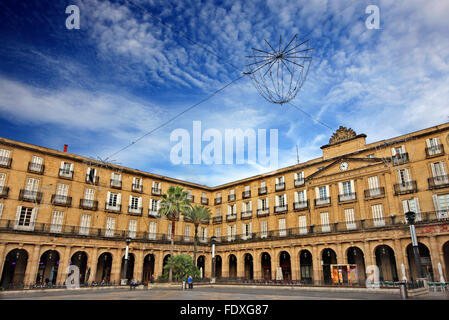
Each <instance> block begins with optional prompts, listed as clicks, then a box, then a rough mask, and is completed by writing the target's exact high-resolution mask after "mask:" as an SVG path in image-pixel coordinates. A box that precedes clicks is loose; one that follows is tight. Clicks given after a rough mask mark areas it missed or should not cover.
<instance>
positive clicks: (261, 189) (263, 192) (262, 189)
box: [258, 187, 267, 196]
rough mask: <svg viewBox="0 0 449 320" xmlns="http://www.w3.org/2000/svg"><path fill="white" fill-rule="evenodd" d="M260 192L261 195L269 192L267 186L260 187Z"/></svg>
mask: <svg viewBox="0 0 449 320" xmlns="http://www.w3.org/2000/svg"><path fill="white" fill-rule="evenodd" d="M258 193H259V196H260V195H262V194H267V187H260V188H258Z"/></svg>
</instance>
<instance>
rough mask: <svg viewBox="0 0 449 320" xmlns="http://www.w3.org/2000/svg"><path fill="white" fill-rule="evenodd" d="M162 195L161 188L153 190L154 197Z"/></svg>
mask: <svg viewBox="0 0 449 320" xmlns="http://www.w3.org/2000/svg"><path fill="white" fill-rule="evenodd" d="M161 193H162V190H161V188H155V187H153V188H151V194H152V195H154V196H160V195H161Z"/></svg>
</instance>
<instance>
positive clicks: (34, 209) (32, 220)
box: [30, 208, 39, 230]
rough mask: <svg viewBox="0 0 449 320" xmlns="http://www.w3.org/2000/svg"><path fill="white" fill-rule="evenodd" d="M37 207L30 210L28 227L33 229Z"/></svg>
mask: <svg viewBox="0 0 449 320" xmlns="http://www.w3.org/2000/svg"><path fill="white" fill-rule="evenodd" d="M38 210H39V208H33V210H32V211H31V221H30V229H31V230H34V225H35V223H36V217H37V212H38Z"/></svg>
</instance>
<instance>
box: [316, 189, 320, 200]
mask: <svg viewBox="0 0 449 320" xmlns="http://www.w3.org/2000/svg"><path fill="white" fill-rule="evenodd" d="M315 198H316V199H320V189H319V188H318V187H315Z"/></svg>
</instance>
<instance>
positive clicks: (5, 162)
mask: <svg viewBox="0 0 449 320" xmlns="http://www.w3.org/2000/svg"><path fill="white" fill-rule="evenodd" d="M11 162H12V158H10V157H0V167H3V168H8V169H9V168H11Z"/></svg>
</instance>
